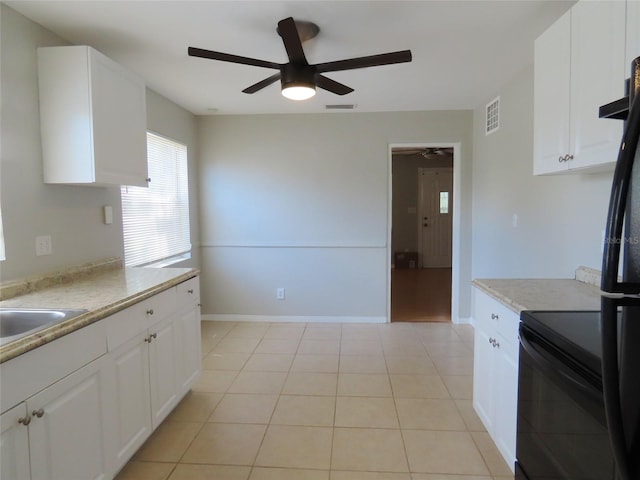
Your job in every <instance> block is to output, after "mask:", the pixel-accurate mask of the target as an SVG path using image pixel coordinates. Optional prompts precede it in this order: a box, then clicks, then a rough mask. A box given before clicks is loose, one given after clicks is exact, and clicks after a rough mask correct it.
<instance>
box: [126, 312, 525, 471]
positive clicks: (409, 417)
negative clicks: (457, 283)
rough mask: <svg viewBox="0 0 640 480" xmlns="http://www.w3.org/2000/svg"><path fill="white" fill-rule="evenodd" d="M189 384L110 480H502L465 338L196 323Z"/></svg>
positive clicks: (441, 333) (424, 328)
mask: <svg viewBox="0 0 640 480" xmlns="http://www.w3.org/2000/svg"><path fill="white" fill-rule="evenodd" d="M202 353H203V359H202V364H203V372H202V376H201V378H200V380H199V382H198V384H197V385H196V386H195V387H194V389H193V391H192V392H190V393H189V394H187V396H186V397H185V398H184V400H183V401H182V402H181V403H180V404H179V405H178V407H176V409H175V410H174V412H173V413H172V414H171V415H170V416H169V417H168V418H167V420H165V422H164V423H163V424H162V425H161V426H160V427H159V428H158V429H157V430H156V431H155V432H154V434H153V435H152V436H151V438H149V440H148V441H147V442H146V443H145V444H144V445H143V446H142V448H141V449H140V450H139V451H138V453H137V454H136V455H135V456H134V458H133V459H132V460H131V461H130V462H129V463H128V464H127V465H126V466H125V468H124V469H123V470H122V472H121V473H120V474H119V475H118V477H117V480H167V479H168V480H275V479H277V480H507V479H512V478H513V476H512V474H511V472H510V471H509V468H508V467H507V465H506V464H505V462H504V461H503V460H502V457H501V456H500V454H499V453H498V451H497V449H496V447H495V446H494V444H493V443H492V441H491V439H490V438H489V436H488V434H487V432H486V431H485V429H484V428H483V426H482V424H481V422H480V420H479V419H478V417H477V416H476V415H475V413H474V411H473V407H472V405H471V392H472V374H473V328H472V327H470V326H468V325H451V324H443V323H392V324H384V325H359V324H341V325H339V324H312V323H311V324H267V323H232V322H203V323H202Z"/></svg>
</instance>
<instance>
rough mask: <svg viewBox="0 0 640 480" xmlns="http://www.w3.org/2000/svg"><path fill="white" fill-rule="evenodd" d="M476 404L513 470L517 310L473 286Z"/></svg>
mask: <svg viewBox="0 0 640 480" xmlns="http://www.w3.org/2000/svg"><path fill="white" fill-rule="evenodd" d="M474 320H475V347H474V370H473V406H474V409H475V411H476V413H477V414H478V416H479V417H480V420H482V423H483V424H484V426H485V427H486V429H487V432H489V435H490V436H491V438H492V439H493V441H494V443H495V444H496V446H497V447H498V450H499V451H500V453H501V454H502V456H503V458H504V459H505V461H506V462H507V464H508V465H509V467H510V468H511V470H512V471H513V469H514V468H515V458H516V426H517V403H518V352H519V342H518V333H517V332H518V326H519V322H520V318H519V316H518V314H516V313H515V312H513V311H511V310H509V309H508V308H506V307H505V306H504V305H503V304H501V303H500V302H498V301H497V300H494V299H493V298H491V297H490V296H488V295H486V294H485V293H483V292H480V291H479V290H477V289H474Z"/></svg>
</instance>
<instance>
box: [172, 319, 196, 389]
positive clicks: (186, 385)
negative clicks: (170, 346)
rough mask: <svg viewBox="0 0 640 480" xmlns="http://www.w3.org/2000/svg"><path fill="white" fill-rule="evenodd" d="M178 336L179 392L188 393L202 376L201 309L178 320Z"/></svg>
mask: <svg viewBox="0 0 640 480" xmlns="http://www.w3.org/2000/svg"><path fill="white" fill-rule="evenodd" d="M176 327H177V328H176V334H177V335H176V336H177V340H178V343H179V355H178V360H179V362H180V363H179V364H178V390H179V392H180V393H185V392H187V391H188V390H189V389H190V388H191V387H192V385H193V384H194V383H195V382H196V380H197V379H198V377H199V375H200V369H201V365H202V359H201V353H200V348H201V344H200V308H199V307H196V308H192V309H190V310H188V311H186V312H184V313H182V314H180V315H179V317H178V319H177V320H176Z"/></svg>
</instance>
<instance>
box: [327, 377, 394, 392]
mask: <svg viewBox="0 0 640 480" xmlns="http://www.w3.org/2000/svg"><path fill="white" fill-rule="evenodd" d="M338 395H341V396H357V397H390V396H391V385H390V384H389V376H388V375H382V374H369V373H340V374H339V375H338Z"/></svg>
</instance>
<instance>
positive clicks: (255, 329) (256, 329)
mask: <svg viewBox="0 0 640 480" xmlns="http://www.w3.org/2000/svg"><path fill="white" fill-rule="evenodd" d="M268 330H269V324H267V323H265V324H256V323H238V324H236V325H235V326H234V327H233V328H232V329H231V330H229V332H228V333H227V335H226V337H225V338H257V339H261V338H262V337H264V335H265V334H266V333H267V331H268Z"/></svg>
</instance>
